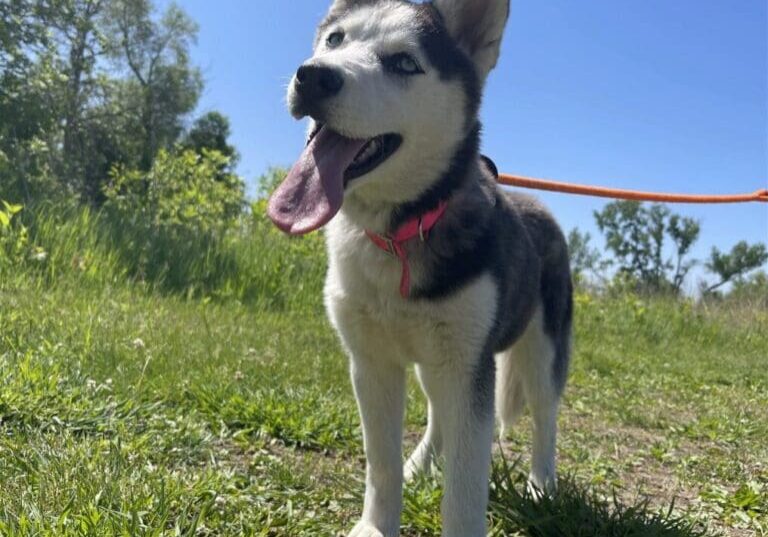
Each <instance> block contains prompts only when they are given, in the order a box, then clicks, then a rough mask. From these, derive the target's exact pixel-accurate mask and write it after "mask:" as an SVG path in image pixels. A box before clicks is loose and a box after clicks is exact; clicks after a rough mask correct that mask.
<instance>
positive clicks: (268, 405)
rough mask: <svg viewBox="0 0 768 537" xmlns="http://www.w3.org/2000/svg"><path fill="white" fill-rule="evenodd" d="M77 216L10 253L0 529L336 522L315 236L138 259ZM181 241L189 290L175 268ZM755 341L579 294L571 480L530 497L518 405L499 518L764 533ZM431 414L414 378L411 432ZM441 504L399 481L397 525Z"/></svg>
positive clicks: (334, 427) (503, 522)
mask: <svg viewBox="0 0 768 537" xmlns="http://www.w3.org/2000/svg"><path fill="white" fill-rule="evenodd" d="M73 226H74V227H72V229H70V232H69V233H68V232H67V229H69V228H67V225H64V224H61V223H59V224H55V225H54V224H50V225H43V224H41V223H39V222H38V224H37V225H36V226H35V225H32V224H30V237H31V239H30V240H31V241H32V242H33V243H35V244H37V245H39V246H38V247H39V248H40V249H41V250H42V251H44V252H45V254H46V255H45V256H42V255H40V256H38V258H42V257H46V259H45V261H44V262H41V263H43V265H44V266H42V267H40V268H34V267H29V266H28V265H26V264H25V265H24V266H23V267H21V268H15V269H13V268H6V269H5V271H4V272H3V271H0V535H14V536H15V535H19V536H32V535H50V536H65V537H67V536H76V535H78V536H79V535H147V536H155V535H157V536H159V535H212V536H213V535H255V536H270V537H271V536H291V537H299V536H302V537H303V536H325V535H342V534H343V532H342V530H343V529H349V528H350V527H351V525H352V524H354V522H355V519H356V517H357V515H358V512H359V509H360V507H361V503H360V502H361V500H360V496H361V494H362V490H363V483H362V478H363V454H362V450H361V438H360V430H359V420H358V417H357V413H356V407H355V403H354V399H353V397H352V393H351V388H350V385H349V381H348V378H347V363H346V359H345V357H344V356H343V355H342V353H341V351H340V348H339V346H338V343H337V341H336V339H335V337H334V335H333V334H332V332H331V330H330V329H329V326H328V324H327V322H326V321H325V319H324V316H323V313H322V308H321V304H320V299H319V295H318V291H319V285H320V277H321V273H322V263H323V260H322V253H321V250H320V249H319V248H318V247H317V245H316V244H315V243H309V244H308V243H302V242H291V243H290V244H289V241H287V240H283V239H282V238H279V239H278V238H274V240H273V239H272V238H269V237H271V235H267V238H264V237H252V238H250V239H248V240H249V242H248V243H247V244H245V243H238V244H229V245H227V244H228V243H227V241H223V242H221V243H217V245H216V246H215V247H213V246H211V247H210V249H209V250H208V251H207V253H204V254H201V253H200V251H199V250H195V249H194V248H192V247H190V245H189V243H187V244H184V245H182V246H181V247H176V248H177V249H176V250H173V245H172V244H171V243H169V242H166V243H164V244H165V248H166V249H167V250H168V251H165V253H164V255H165V258H166V260H165V261H164V263H165V267H166V270H165V272H164V273H163V274H164V276H163V277H159V276H156V277H146V274H154V273H155V272H157V273H159V272H158V270H159V269H158V270H155V269H153V268H152V266H150V265H151V263H150V265H147V264H146V263H145V265H141V263H139V262H138V261H136V260H126V259H125V256H124V255H122V254H121V253H120V252H125V251H129V250H131V246H130V245H131V244H134V243H135V241H134V243H132V242H131V241H127V242H126V241H125V240H124V241H123V242H124V243H125V244H128V246H125V247H124V250H112V249H110V244H113V242H114V240H115V239H114V236H111V235H109V233H113V232H112V231H109V232H107V231H104V230H105V227H104V226H103V225H101V224H99V222H98V221H97V222H96V223H93V222H90V223H83V222H79V223H77V224H76V225H75V224H73ZM77 226H79V227H77ZM78 229H79V230H80V231H78V232H75V231H76V230H78ZM88 230H90V231H88ZM105 233H106V235H105ZM63 237H70V238H69V239H66V240H65V239H64V238H63ZM135 238H136V237H134V239H135ZM163 240H165V239H163ZM110 241H112V242H110ZM222 244H223V246H222ZM134 245H135V244H134ZM155 246H156V245H155ZM227 248H229V250H227ZM184 251H186V252H187V256H188V257H187V258H186V261H187V262H189V263H192V262H193V261H194V260H195V259H196V256H198V255H199V256H200V257H202V258H203V259H204V260H206V261H204V262H201V261H198V265H196V266H197V268H196V269H195V270H197V271H198V272H196V273H195V275H194V278H192V280H194V281H196V282H197V284H196V286H193V285H190V284H189V281H187V280H184V281H179V282H174V280H173V279H171V278H169V277H168V275H169V274H171V273H172V272H173V271H174V270H176V269H173V268H171V269H168V267H169V266H172V264H173V263H174V262H176V263H182V264H183V263H184V262H185V258H184V257H183V252H184ZM222 251H225V253H226V252H229V254H227V255H224V254H221V252H222ZM115 252H117V253H115ZM211 252H213V253H216V252H218V253H217V254H216V255H212V253H211ZM238 252H239V253H238ZM209 254H210V255H209ZM217 256H218V257H217ZM227 256H229V257H227ZM179 259H181V261H179ZM94 267H96V268H94ZM148 267H149V268H148ZM201 267H202V268H201ZM222 267H225V268H226V271H228V274H230V275H233V274H239V273H242V276H239V277H238V276H231V278H229V279H227V278H225V277H224V276H221V273H223V272H225V269H224V268H222ZM155 268H156V267H155ZM190 270H192V269H190ZM142 271H143V272H142ZM153 271H154V272H153ZM160 272H162V271H160ZM203 273H204V274H203ZM142 274H143V275H144V276H145V277H142ZM216 274H219V275H220V277H219V278H218V279H216V278H213V280H211V278H212V277H213V276H216ZM205 275H207V276H205ZM206 277H208V280H206ZM238 278H239V279H238ZM209 280H211V281H213V282H214V283H211V281H209ZM249 282H250V283H249ZM185 288H186V289H188V290H189V289H191V291H188V292H183V291H182V290H183V289H185ZM211 289H215V290H217V292H213V291H211ZM222 290H225V291H226V292H224V291H222ZM767 355H768V313H767V312H766V311H765V310H760V309H759V308H755V307H750V306H749V305H746V304H731V305H725V304H724V305H717V306H709V307H707V306H703V305H694V304H692V303H689V302H680V301H674V300H670V299H660V298H658V299H642V298H638V297H633V296H619V297H600V298H598V297H595V296H592V295H589V294H585V293H580V294H579V295H578V297H577V308H576V339H575V356H574V363H573V372H572V376H571V380H570V384H569V387H568V389H567V394H566V397H565V401H564V404H563V412H562V416H561V420H560V428H561V436H560V451H559V456H560V470H561V474H562V478H563V482H562V483H561V490H560V494H559V495H558V496H557V497H556V498H555V499H554V500H552V501H548V500H545V501H543V502H542V503H540V504H536V503H534V502H532V501H531V500H530V498H529V497H527V496H526V493H525V492H524V486H523V478H522V476H523V475H524V474H525V472H526V466H527V453H528V445H529V433H528V429H529V422H528V421H527V419H524V420H523V422H522V423H521V424H520V426H519V427H518V430H517V431H515V432H514V433H513V434H512V435H511V436H510V437H509V438H505V439H503V441H500V442H499V445H498V446H497V456H496V458H495V460H496V462H495V467H494V473H493V483H492V491H491V499H492V502H491V509H490V512H489V520H490V522H491V526H492V527H493V530H492V535H494V536H502V535H526V536H555V535H563V536H570V535H573V536H585V537H586V536H595V535H609V536H646V535H647V536H668V537H691V536H698V535H718V534H724V535H731V536H752V535H758V536H762V535H768V441H767V440H766V439H768V367H766V365H767V364H768V358H767ZM425 419H426V418H425V408H424V402H423V399H422V397H421V395H420V394H419V392H418V389H417V387H416V384H415V383H412V384H411V396H410V397H409V405H408V416H407V434H406V439H405V441H406V443H407V444H408V445H409V446H410V447H412V446H413V445H414V444H415V442H416V441H417V439H418V434H419V432H420V431H421V430H422V429H423V427H424V425H425ZM439 502H440V488H439V482H438V481H435V480H432V479H426V478H425V479H423V480H422V481H420V482H418V483H415V484H413V485H410V486H409V487H408V490H407V492H406V509H405V513H404V517H403V530H402V534H403V535H404V536H417V535H423V536H433V535H434V536H436V535H439V517H438V511H439Z"/></svg>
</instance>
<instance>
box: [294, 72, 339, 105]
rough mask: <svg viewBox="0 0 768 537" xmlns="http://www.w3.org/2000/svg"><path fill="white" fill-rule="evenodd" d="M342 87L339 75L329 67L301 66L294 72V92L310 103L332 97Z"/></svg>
mask: <svg viewBox="0 0 768 537" xmlns="http://www.w3.org/2000/svg"><path fill="white" fill-rule="evenodd" d="M343 86H344V78H342V76H341V73H339V72H338V71H336V70H335V69H331V68H330V67H321V66H319V65H302V66H301V67H299V70H298V71H297V72H296V91H298V92H299V94H300V95H301V96H302V97H303V98H304V99H307V100H310V101H317V100H321V99H327V98H328V97H333V96H334V95H337V94H338V93H339V92H340V91H341V88H342V87H343Z"/></svg>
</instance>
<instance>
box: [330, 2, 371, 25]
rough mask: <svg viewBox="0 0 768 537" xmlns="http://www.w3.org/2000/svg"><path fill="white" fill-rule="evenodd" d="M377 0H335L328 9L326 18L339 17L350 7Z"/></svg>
mask: <svg viewBox="0 0 768 537" xmlns="http://www.w3.org/2000/svg"><path fill="white" fill-rule="evenodd" d="M376 1H377V0H335V1H334V2H333V4H332V5H331V9H330V10H329V11H328V16H327V17H326V20H327V19H330V18H335V17H340V16H341V15H343V14H344V13H346V12H347V11H349V10H350V9H352V8H355V7H358V6H362V5H365V4H375V3H376Z"/></svg>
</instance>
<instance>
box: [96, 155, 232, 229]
mask: <svg viewBox="0 0 768 537" xmlns="http://www.w3.org/2000/svg"><path fill="white" fill-rule="evenodd" d="M228 165H229V158H228V157H226V156H224V155H222V154H221V153H220V152H218V151H214V150H206V149H203V150H202V151H201V153H198V152H196V151H193V150H190V149H188V150H184V151H179V152H168V151H160V153H159V154H158V155H157V158H156V160H155V162H154V165H153V166H152V169H151V170H150V171H149V172H141V171H138V170H129V169H126V168H125V167H122V166H118V167H115V168H114V169H113V170H112V173H111V175H110V183H109V184H108V185H107V187H106V188H105V191H104V194H105V196H106V197H107V202H106V204H105V207H106V208H107V209H108V210H110V211H113V212H116V213H117V214H118V215H119V216H120V217H122V218H125V219H126V220H130V221H132V222H134V223H142V224H143V225H145V226H148V227H152V228H166V229H169V230H170V229H177V230H187V231H193V232H207V231H211V230H216V229H221V228H223V227H226V226H227V225H230V224H231V223H232V222H233V221H234V220H235V219H236V218H237V217H238V216H239V215H240V214H241V212H242V210H243V207H244V206H245V198H244V190H245V186H244V183H243V181H242V179H241V178H240V177H238V176H237V175H235V174H233V173H230V172H228V171H227V167H228Z"/></svg>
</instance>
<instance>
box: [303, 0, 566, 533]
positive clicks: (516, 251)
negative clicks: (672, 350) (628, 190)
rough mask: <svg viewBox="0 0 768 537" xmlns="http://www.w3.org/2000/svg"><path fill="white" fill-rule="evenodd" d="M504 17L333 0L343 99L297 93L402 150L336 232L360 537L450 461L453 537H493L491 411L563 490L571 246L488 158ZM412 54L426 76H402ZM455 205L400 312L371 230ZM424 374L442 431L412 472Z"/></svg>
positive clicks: (350, 192) (394, 521)
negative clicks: (416, 404)
mask: <svg viewBox="0 0 768 537" xmlns="http://www.w3.org/2000/svg"><path fill="white" fill-rule="evenodd" d="M508 15H509V0H434V1H433V2H430V3H422V4H415V3H410V2H407V1H405V0H337V1H336V2H335V3H334V4H333V5H332V7H331V9H330V12H329V13H328V15H327V17H326V19H325V20H324V21H323V22H322V23H321V25H320V27H319V30H318V34H317V37H316V40H315V49H314V54H313V56H312V57H311V58H310V59H309V60H308V61H307V63H306V64H305V66H313V67H316V68H318V69H322V70H324V72H333V76H334V77H337V78H336V80H337V81H338V80H339V79H338V77H340V79H341V81H343V84H340V87H338V88H334V91H333V92H331V94H330V95H329V94H324V95H321V96H320V97H318V96H317V95H311V94H307V92H304V93H302V91H299V90H298V89H297V85H298V83H297V81H296V79H295V78H294V80H293V81H292V83H291V84H290V87H289V93H288V103H289V107H290V109H291V111H292V113H293V114H294V115H295V116H296V117H304V116H310V117H311V118H312V119H313V120H314V121H313V127H312V128H313V129H314V128H315V127H314V125H315V122H317V124H322V125H326V126H328V127H329V128H332V129H333V130H335V131H336V132H338V133H340V134H342V135H344V136H347V137H350V138H358V139H364V138H371V137H376V136H379V135H381V134H383V133H397V134H399V135H400V136H401V137H402V144H401V145H400V147H399V148H398V149H397V151H396V152H395V153H394V154H393V155H391V156H390V157H389V158H388V159H386V160H385V161H384V162H382V163H381V164H379V165H378V166H377V167H376V168H375V169H373V170H372V171H370V172H369V173H367V174H366V175H364V176H362V177H359V178H357V179H355V180H354V181H350V182H349V184H348V185H347V186H346V190H345V193H344V201H343V206H342V208H341V210H340V212H339V213H338V214H337V215H336V216H335V218H334V219H333V220H332V221H331V222H330V223H329V224H328V225H327V227H326V237H327V245H328V252H329V267H328V275H327V280H326V284H325V304H326V307H327V311H328V314H329V316H330V319H331V322H332V324H333V326H334V327H335V328H336V330H337V331H338V333H339V335H340V337H341V340H342V342H343V345H344V347H345V349H346V351H347V352H348V354H349V357H350V364H351V376H352V382H353V386H354V391H355V395H356V397H357V401H358V405H359V410H360V416H361V418H362V424H363V439H364V444H365V453H366V458H367V466H366V492H365V503H364V506H363V511H362V516H361V519H360V521H359V523H358V524H357V525H356V526H355V527H354V528H353V529H352V530H351V532H350V533H349V535H350V537H372V536H382V537H391V536H396V535H398V533H399V527H400V515H401V509H402V488H403V484H404V480H407V479H409V478H410V477H412V476H414V475H415V474H416V473H418V472H422V471H429V469H430V468H431V467H432V464H433V463H434V462H436V461H437V460H438V458H439V459H440V460H441V461H442V464H441V467H442V468H443V470H444V478H445V486H444V497H443V500H442V520H443V535H444V536H445V537H479V536H483V535H485V534H486V531H487V528H486V508H487V503H488V479H489V470H490V465H491V448H492V441H493V436H494V408H495V409H496V414H497V416H498V419H499V422H500V424H501V427H502V430H504V429H506V428H508V427H510V426H511V425H512V424H513V422H514V421H515V419H516V418H517V417H518V416H519V415H520V413H521V411H522V410H523V407H524V406H525V404H526V403H527V405H528V407H529V408H530V411H531V414H532V418H533V429H534V434H533V456H532V465H531V475H530V482H531V484H532V485H533V486H535V487H536V489H538V490H541V491H544V492H547V493H551V492H552V491H553V490H554V488H555V485H556V473H555V438H556V419H557V409H558V404H559V400H560V396H561V394H562V391H563V388H564V385H565V382H566V375H567V370H568V361H569V349H570V339H571V316H572V286H571V277H570V270H569V264H568V255H567V246H566V242H565V240H564V238H563V234H562V233H561V231H560V229H559V227H558V225H557V224H556V223H555V221H554V219H553V218H552V217H551V216H550V214H549V213H548V212H547V211H546V210H545V209H544V208H543V207H542V206H541V205H540V204H539V203H538V202H537V201H536V200H534V199H532V198H530V197H527V196H524V195H520V194H512V193H509V192H506V191H503V190H501V189H500V188H499V187H498V186H497V184H496V181H495V177H494V175H493V174H492V173H491V171H490V170H489V167H488V166H487V165H486V163H485V162H484V160H483V159H482V158H481V157H480V154H479V150H478V148H479V133H480V126H479V123H478V110H479V107H480V100H481V93H482V89H483V86H484V85H485V81H486V78H487V76H488V73H489V72H490V71H491V69H493V67H494V66H495V65H496V62H497V59H498V56H499V49H500V44H501V39H502V34H503V31H504V27H505V25H506V21H507V18H508ZM331 36H332V37H331ZM402 54H406V55H407V56H408V58H410V59H412V60H413V61H414V62H415V63H416V65H417V67H418V68H419V71H420V72H417V73H414V72H407V73H404V72H403V69H402V67H403V65H402V64H401V63H399V64H398V65H396V66H394V67H392V65H391V62H392V61H396V62H402V61H403V60H402V58H403V57H402ZM393 58H395V59H393ZM405 67H408V70H409V71H411V69H410V68H411V67H412V65H411V64H410V63H409V62H407V63H406V64H405ZM308 95H309V96H308ZM442 201H445V202H447V210H446V213H445V215H444V216H443V217H442V218H441V219H440V220H439V221H438V223H437V224H436V225H435V227H434V228H433V229H432V231H431V232H430V234H429V236H428V238H427V239H426V240H424V241H421V240H418V239H416V240H412V241H409V242H408V243H407V244H406V250H407V254H408V258H409V261H410V265H411V270H412V282H411V292H410V295H409V296H408V297H406V298H404V297H402V296H401V295H400V293H399V292H398V289H399V283H400V278H401V265H400V262H399V261H398V260H397V259H395V258H393V257H390V256H388V255H387V254H386V253H385V252H383V251H382V250H380V249H379V248H377V247H376V246H375V245H374V244H372V242H371V241H370V240H369V238H368V237H367V236H366V233H365V230H366V229H367V230H372V231H374V232H376V233H380V234H386V233H391V232H393V231H394V230H395V229H397V227H398V226H399V225H400V224H402V223H403V222H405V221H407V220H409V219H410V218H413V217H415V216H418V215H420V214H423V213H424V212H426V211H429V210H431V209H434V208H435V207H436V206H437V205H438V203H440V202H442ZM410 364H415V366H416V372H417V375H418V378H419V381H420V383H421V386H422V388H423V390H424V393H425V394H426V396H427V398H428V401H429V409H428V410H429V423H428V426H427V431H426V434H425V436H424V438H423V440H422V441H421V443H420V444H419V445H418V447H417V448H416V449H415V451H414V452H413V454H412V455H411V456H410V458H409V459H407V462H405V464H404V463H403V455H402V441H403V414H404V408H405V393H406V368H407V367H408V366H409V365H410Z"/></svg>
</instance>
